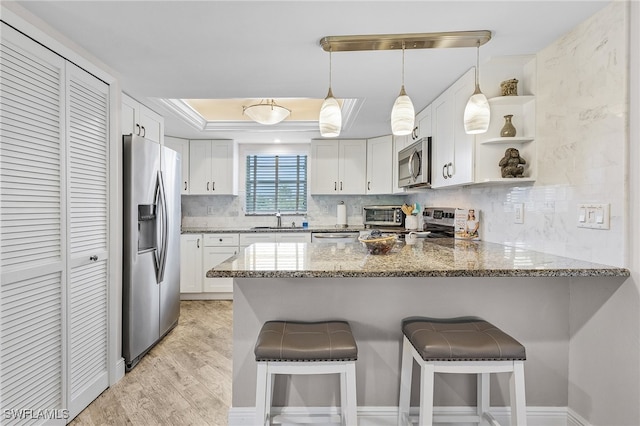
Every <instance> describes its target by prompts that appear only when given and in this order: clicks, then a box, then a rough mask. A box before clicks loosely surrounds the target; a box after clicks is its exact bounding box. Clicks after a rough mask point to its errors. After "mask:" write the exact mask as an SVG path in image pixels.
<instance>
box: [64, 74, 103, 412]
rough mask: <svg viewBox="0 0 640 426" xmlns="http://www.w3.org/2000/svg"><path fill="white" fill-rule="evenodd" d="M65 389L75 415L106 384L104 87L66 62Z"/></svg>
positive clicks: (99, 392) (98, 81) (70, 408)
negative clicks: (66, 387) (66, 296)
mask: <svg viewBox="0 0 640 426" xmlns="http://www.w3.org/2000/svg"><path fill="white" fill-rule="evenodd" d="M66 98H67V129H68V137H67V144H68V146H67V161H68V163H67V164H68V168H67V170H68V177H67V194H68V198H67V199H68V214H67V226H68V232H69V238H68V244H69V258H68V259H69V260H68V262H69V284H68V290H67V292H68V293H67V294H68V298H69V299H68V302H67V304H68V305H67V306H68V310H69V315H68V318H69V322H68V326H67V328H68V353H69V366H68V386H69V398H70V400H69V410H70V415H71V416H72V417H75V416H76V415H77V414H79V413H80V411H82V410H83V409H84V408H85V407H86V405H87V404H88V403H89V402H90V401H93V400H94V399H95V398H97V397H98V395H100V394H101V393H102V391H104V390H105V389H106V388H107V387H108V386H109V375H108V373H109V371H108V366H107V332H108V330H107V328H108V312H107V302H108V291H107V290H108V289H107V270H108V261H109V259H108V243H109V230H108V226H107V224H108V223H109V221H108V219H109V194H108V186H109V162H108V153H109V149H108V148H109V86H108V85H107V84H105V83H103V82H102V81H100V80H98V79H96V78H95V77H93V76H92V75H90V74H88V73H86V72H85V71H83V70H82V69H80V68H78V67H77V66H75V65H73V64H71V63H67V97H66Z"/></svg>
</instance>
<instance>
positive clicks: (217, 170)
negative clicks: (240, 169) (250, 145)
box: [210, 140, 235, 195]
mask: <svg viewBox="0 0 640 426" xmlns="http://www.w3.org/2000/svg"><path fill="white" fill-rule="evenodd" d="M210 158H211V187H210V188H211V192H210V193H211V194H230V195H233V194H234V192H235V189H234V185H233V179H234V176H233V173H234V167H233V166H234V161H235V158H234V145H233V141H226V140H214V141H211V156H210Z"/></svg>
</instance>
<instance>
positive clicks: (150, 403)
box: [71, 300, 232, 426]
mask: <svg viewBox="0 0 640 426" xmlns="http://www.w3.org/2000/svg"><path fill="white" fill-rule="evenodd" d="M180 309H181V311H180V321H179V323H178V326H177V327H176V328H175V329H173V331H172V332H171V333H169V335H167V336H166V337H165V338H164V340H162V341H161V342H160V343H159V344H158V345H156V346H155V347H154V348H153V349H152V350H151V351H150V352H149V353H148V354H147V355H146V356H145V357H144V358H143V359H142V360H141V361H140V363H139V364H138V365H137V366H136V367H135V368H134V369H133V370H132V371H131V372H130V373H127V374H126V375H125V376H124V378H123V379H122V380H120V381H119V382H118V383H116V384H115V385H114V386H112V387H111V388H109V389H107V390H106V391H104V392H103V393H102V395H100V396H99V397H98V398H97V399H96V400H95V401H94V402H93V403H91V405H89V406H88V407H87V408H86V409H85V410H84V411H83V412H82V413H80V415H78V417H76V418H75V419H74V420H73V422H71V425H74V426H84V425H118V426H119V425H145V426H146V425H215V426H218V425H226V424H227V411H228V409H229V407H230V406H231V331H232V330H231V328H232V303H231V302H230V301H211V300H207V301H182V302H181V305H180Z"/></svg>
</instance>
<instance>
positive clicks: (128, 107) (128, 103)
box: [120, 93, 140, 136]
mask: <svg viewBox="0 0 640 426" xmlns="http://www.w3.org/2000/svg"><path fill="white" fill-rule="evenodd" d="M137 109H138V102H136V101H135V100H134V99H132V98H130V97H129V96H127V95H125V94H124V93H123V94H122V105H121V115H120V125H121V129H122V134H123V135H129V134H133V135H137V136H140V125H139V124H137V121H136V120H137V115H138V113H137Z"/></svg>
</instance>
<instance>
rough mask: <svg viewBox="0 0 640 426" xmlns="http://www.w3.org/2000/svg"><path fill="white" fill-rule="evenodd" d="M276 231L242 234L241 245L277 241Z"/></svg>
mask: <svg viewBox="0 0 640 426" xmlns="http://www.w3.org/2000/svg"><path fill="white" fill-rule="evenodd" d="M275 242H276V236H275V234H274V233H256V234H240V245H241V246H249V245H251V244H253V243H275Z"/></svg>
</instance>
